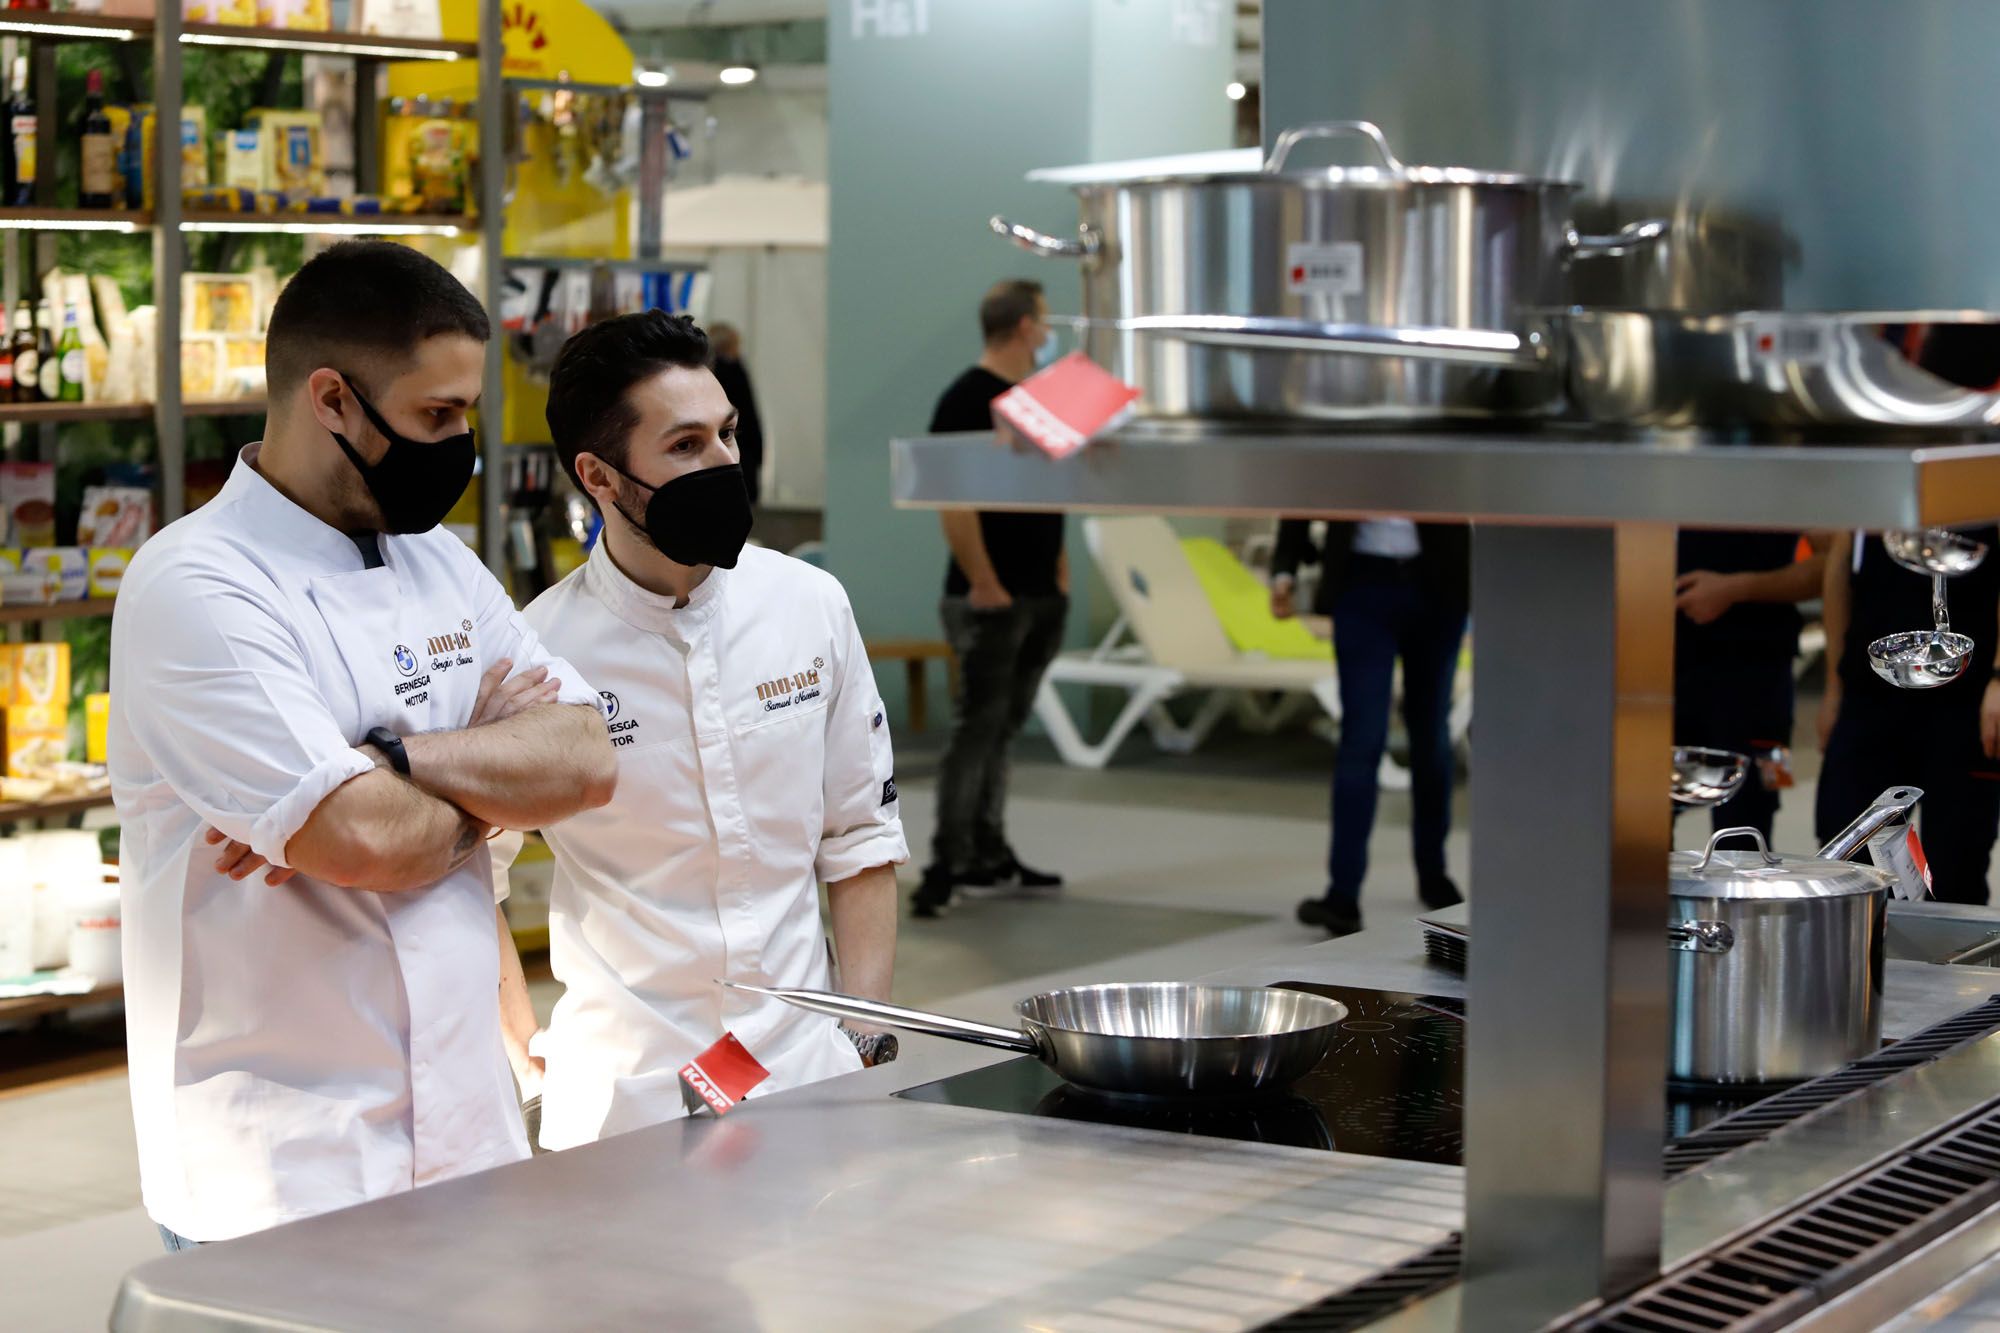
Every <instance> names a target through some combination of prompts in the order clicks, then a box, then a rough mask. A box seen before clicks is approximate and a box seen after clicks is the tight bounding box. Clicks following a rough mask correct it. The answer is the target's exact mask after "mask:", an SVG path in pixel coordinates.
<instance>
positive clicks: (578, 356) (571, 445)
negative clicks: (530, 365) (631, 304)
mask: <svg viewBox="0 0 2000 1333" xmlns="http://www.w3.org/2000/svg"><path fill="white" fill-rule="evenodd" d="M708 364H709V351H708V335H707V334H706V333H703V332H702V331H701V326H700V325H698V324H696V323H695V322H694V319H693V318H692V317H691V316H688V315H670V314H668V313H667V312H666V311H664V310H646V311H641V312H640V313H639V314H636V315H620V316H618V317H617V318H616V319H607V320H605V321H604V322H602V323H600V324H593V325H591V326H590V327H589V328H587V329H585V330H584V331H583V332H581V333H579V334H577V335H576V336H575V337H574V338H571V339H570V340H569V341H568V342H566V343H564V344H563V349H562V351H561V352H560V353H559V354H558V355H557V356H556V368H555V369H554V370H553V371H551V372H550V374H549V408H548V414H547V415H548V420H549V433H550V434H551V435H552V436H553V437H554V439H555V442H556V456H557V457H559V458H561V459H562V465H563V471H565V472H567V473H568V474H569V479H570V481H571V482H573V483H575V485H576V488H577V490H579V491H583V483H582V482H581V481H580V480H578V478H577V475H576V456H577V455H578V454H596V455H597V456H598V457H599V458H601V459H603V460H604V461H605V462H607V463H612V464H615V465H616V466H618V467H623V466H625V450H626V445H627V444H628V443H629V442H630V440H629V437H630V436H631V434H632V428H633V427H635V426H637V425H638V424H639V414H638V412H637V411H635V410H634V409H633V407H632V405H631V404H630V403H629V402H627V401H626V397H625V395H626V393H627V391H628V390H630V389H631V387H632V386H633V385H635V384H637V383H639V382H640V381H642V380H647V379H651V378H652V377H653V376H655V375H657V374H659V373H660V372H661V371H663V370H670V369H673V368H674V367H677V366H678V367H682V368H685V369H688V370H694V369H698V368H700V367H704V366H707V365H708ZM584 494H586V495H588V494H589V492H587V491H584Z"/></svg>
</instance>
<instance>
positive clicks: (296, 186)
mask: <svg viewBox="0 0 2000 1333" xmlns="http://www.w3.org/2000/svg"><path fill="white" fill-rule="evenodd" d="M322 124H323V122H322V120H321V117H320V114H319V112H317V111H273V110H270V109H269V108H266V107H256V108H253V109H252V110H251V112H250V114H249V116H248V117H246V118H245V120H244V122H243V125H244V128H245V129H254V130H256V131H257V133H258V135H259V136H260V139H261V148H262V150H263V156H264V166H263V178H264V184H263V185H262V186H261V187H260V188H262V189H266V190H278V191H281V192H283V193H285V194H288V195H323V194H325V193H326V170H325V168H324V166H323V164H322V163H321V160H320V142H319V140H320V130H321V128H322Z"/></svg>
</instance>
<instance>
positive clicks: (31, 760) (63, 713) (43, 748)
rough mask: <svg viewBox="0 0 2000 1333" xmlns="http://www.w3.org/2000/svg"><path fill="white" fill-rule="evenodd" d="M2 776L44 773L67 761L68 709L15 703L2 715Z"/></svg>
mask: <svg viewBox="0 0 2000 1333" xmlns="http://www.w3.org/2000/svg"><path fill="white" fill-rule="evenodd" d="M0 716H4V717H5V719H6V721H5V739H4V742H0V743H4V746H5V750H6V764H7V766H6V773H7V776H8V777H11V778H34V777H41V776H42V775H44V774H46V773H47V772H48V771H49V770H50V769H52V768H53V767H54V766H55V765H57V764H60V763H62V762H64V761H65V760H67V759H68V758H69V708H68V707H67V706H66V705H62V704H19V705H14V706H12V707H9V708H8V709H7V710H6V712H5V713H4V715H0Z"/></svg>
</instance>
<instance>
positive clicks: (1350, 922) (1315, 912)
mask: <svg viewBox="0 0 2000 1333" xmlns="http://www.w3.org/2000/svg"><path fill="white" fill-rule="evenodd" d="M1298 917H1299V924H1300V925H1302V926H1318V927H1320V928H1321V929H1322V930H1324V931H1326V933H1327V934H1328V935H1330V936H1332V937H1333V938H1334V939H1339V938H1341V937H1342V936H1343V935H1357V934H1359V933H1360V932H1361V909H1360V908H1358V907H1341V906H1338V905H1337V904H1334V903H1330V902H1328V901H1327V900H1326V899H1324V898H1308V899H1306V900H1305V901H1304V902H1302V903H1300V904H1299V911H1298Z"/></svg>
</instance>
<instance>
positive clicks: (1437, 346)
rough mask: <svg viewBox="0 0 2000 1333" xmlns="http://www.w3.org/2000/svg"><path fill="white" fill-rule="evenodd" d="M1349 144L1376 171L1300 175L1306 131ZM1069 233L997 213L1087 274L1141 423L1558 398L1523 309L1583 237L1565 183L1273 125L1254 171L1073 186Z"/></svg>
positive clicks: (1359, 127) (1407, 413)
mask: <svg viewBox="0 0 2000 1333" xmlns="http://www.w3.org/2000/svg"><path fill="white" fill-rule="evenodd" d="M1341 138H1360V139H1363V140H1366V141H1367V142H1368V143H1369V144H1371V145H1372V146H1373V150H1374V152H1375V153H1376V154H1377V155H1378V156H1379V157H1380V159H1381V162H1380V165H1375V166H1333V167H1314V168H1297V167H1293V166H1291V165H1290V163H1291V161H1292V158H1293V157H1294V155H1295V152H1296V150H1297V149H1298V146H1299V145H1300V144H1301V143H1302V142H1304V141H1306V140H1310V139H1341ZM1074 188H1075V189H1076V192H1077V197H1078V200H1079V203H1080V205H1081V210H1082V219H1083V220H1082V225H1081V227H1080V228H1079V229H1078V231H1077V233H1076V234H1075V235H1074V236H1073V237H1058V236H1051V235H1047V234H1044V233H1042V232H1039V231H1036V230H1034V229H1033V228H1030V227H1026V226H1022V225H1020V224H1018V223H1014V222H1010V221H1008V220H1006V219H1004V218H997V217H996V218H994V219H993V221H992V227H993V229H994V230H995V231H996V232H999V233H1000V234H1001V235H1003V236H1006V237H1008V238H1009V239H1011V240H1013V241H1014V242H1016V243H1017V244H1019V245H1020V246H1022V247H1023V248H1024V249H1027V250H1029V251H1030V252H1032V253H1034V254H1037V255H1041V256H1044V257H1051V258H1068V259H1074V260H1077V261H1080V262H1081V264H1082V266H1083V312H1084V318H1083V320H1082V321H1081V325H1082V329H1083V344H1084V349H1085V350H1086V351H1087V352H1089V353H1090V355H1091V357H1092V359H1093V360H1095V361H1097V362H1098V364H1100V365H1102V366H1105V367H1106V368H1107V369H1109V370H1111V371H1113V372H1114V373H1116V374H1118V375H1120V376H1122V377H1123V378H1125V379H1126V380H1128V381H1129V382H1131V383H1132V384H1134V385H1136V386H1137V387H1138V388H1139V389H1140V390H1141V391H1142V394H1143V397H1142V398H1141V400H1140V404H1139V408H1140V411H1141V413H1142V414H1145V415H1153V416H1192V417H1203V418H1212V419H1230V418H1250V419H1270V418H1305V419H1309V420H1315V421H1322V422H1324V421H1354V422H1366V421H1383V420H1389V421H1397V420H1400V421H1412V422H1420V421H1438V420H1447V419H1453V418H1487V417H1493V416H1500V415H1515V414H1534V413H1539V412H1542V411H1545V410H1548V409H1551V408H1553V407H1554V406H1555V405H1556V404H1557V402H1558V400H1559V390H1558V385H1557V383H1556V377H1555V375H1554V374H1553V373H1552V368H1551V367H1550V366H1549V365H1548V364H1547V358H1546V356H1545V355H1544V352H1545V349H1544V348H1543V347H1542V346H1541V345H1540V342H1539V340H1538V339H1537V338H1536V337H1534V336H1532V335H1531V334H1530V333H1529V332H1528V330H1527V326H1526V324H1525V323H1524V315H1525V312H1527V311H1528V310H1530V309H1533V308H1535V307H1537V306H1544V305H1548V304H1551V303H1553V304H1557V305H1563V304H1568V291H1567V281H1566V268H1567V265H1568V263H1569V261H1570V260H1571V259H1572V258H1574V257H1576V256H1578V255H1584V254H1599V255H1602V254H1616V253H1619V252H1621V251H1623V250H1625V249H1627V248H1629V247H1634V246H1641V245H1650V244H1652V243H1653V242H1654V241H1656V240H1658V239H1659V238H1660V237H1661V236H1662V235H1663V234H1665V232H1666V230H1667V228H1666V226H1665V224H1664V223H1661V222H1658V221H1646V222H1638V223H1634V224H1632V225H1631V226H1628V227H1626V228H1625V229H1624V230H1623V231H1621V232H1618V233H1616V234H1614V235H1611V236H1596V237H1585V236H1580V235H1578V234H1577V232H1576V230H1575V228H1574V227H1573V226H1572V225H1571V203H1572V199H1573V196H1574V195H1575V193H1576V190H1577V187H1576V186H1575V185H1573V184H1570V183H1569V182H1565V181H1550V180H1541V179H1537V178H1535V177H1530V176H1518V175H1508V174H1504V173H1495V172H1484V171H1471V170H1466V169H1464V168H1459V167H1418V166H1407V165H1405V164H1404V163H1403V162H1401V161H1399V160H1398V159H1397V157H1396V156H1395V154H1394V153H1393V152H1392V151H1390V148H1389V145H1388V142H1387V141H1386V140H1385V139H1384V138H1383V135H1382V131H1381V130H1380V129H1378V128H1377V127H1376V126H1374V125H1372V124H1370V123H1368V122H1366V121H1339V122H1333V123H1329V124H1321V125H1307V126H1303V127H1300V128H1297V129H1292V130H1287V131H1286V132H1285V133H1284V134H1283V135H1281V136H1280V137H1279V139H1278V141H1277V144H1276V145H1275V146H1274V147H1273V149H1272V152H1271V156H1270V158H1269V160H1268V161H1266V162H1265V163H1264V165H1263V168H1262V169H1261V170H1256V171H1225V172H1217V173H1210V174H1198V175H1163V176H1148V177H1140V178H1136V179H1111V180H1103V181H1083V182H1077V183H1076V184H1075V185H1074Z"/></svg>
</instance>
